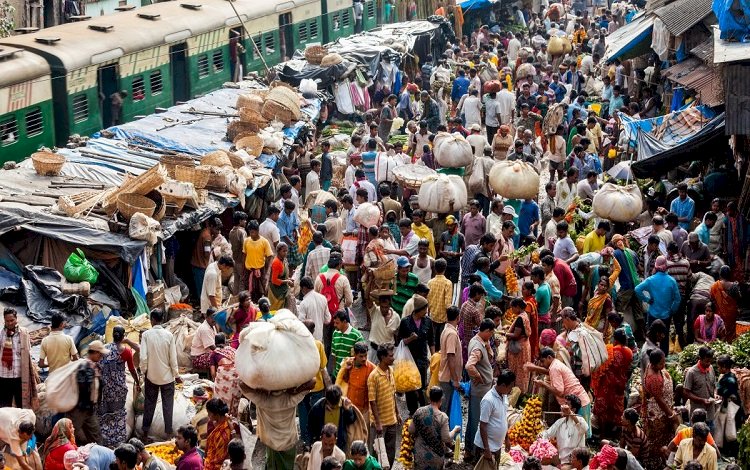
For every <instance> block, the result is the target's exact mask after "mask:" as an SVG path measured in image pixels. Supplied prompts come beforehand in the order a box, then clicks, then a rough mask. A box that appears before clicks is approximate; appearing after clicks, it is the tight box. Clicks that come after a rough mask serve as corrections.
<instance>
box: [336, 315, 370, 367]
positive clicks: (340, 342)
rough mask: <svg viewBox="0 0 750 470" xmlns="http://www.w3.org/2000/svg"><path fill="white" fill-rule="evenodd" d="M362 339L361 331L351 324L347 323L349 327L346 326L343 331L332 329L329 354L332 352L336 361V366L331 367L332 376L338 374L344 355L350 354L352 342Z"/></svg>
mask: <svg viewBox="0 0 750 470" xmlns="http://www.w3.org/2000/svg"><path fill="white" fill-rule="evenodd" d="M364 340H365V338H364V337H363V336H362V333H360V332H359V330H357V329H356V328H354V327H353V326H351V325H349V328H347V329H346V331H345V332H343V333H342V332H340V331H339V330H333V340H332V341H331V354H333V357H334V360H335V361H336V366H335V367H334V369H333V376H334V377H336V376H338V374H339V369H340V368H341V361H342V360H343V359H344V358H345V357H349V356H351V355H352V348H353V347H354V343H357V342H360V341H364Z"/></svg>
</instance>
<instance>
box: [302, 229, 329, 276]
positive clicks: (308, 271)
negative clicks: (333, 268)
mask: <svg viewBox="0 0 750 470" xmlns="http://www.w3.org/2000/svg"><path fill="white" fill-rule="evenodd" d="M323 240H324V238H323V233H321V232H317V231H316V232H315V233H313V243H314V244H315V247H314V248H313V249H312V250H310V252H309V253H308V254H307V262H306V264H305V272H304V273H303V274H302V275H303V276H308V277H310V278H312V279H314V278H315V276H317V275H318V274H320V268H322V267H323V266H325V265H326V264H327V263H328V259H329V258H330V257H331V249H330V248H326V247H325V246H323Z"/></svg>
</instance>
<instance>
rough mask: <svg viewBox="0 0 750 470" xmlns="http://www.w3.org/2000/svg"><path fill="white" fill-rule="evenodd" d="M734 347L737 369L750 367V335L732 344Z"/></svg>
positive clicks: (739, 338) (746, 334) (743, 336)
mask: <svg viewBox="0 0 750 470" xmlns="http://www.w3.org/2000/svg"><path fill="white" fill-rule="evenodd" d="M732 346H733V347H734V356H733V357H732V359H734V363H735V364H736V365H737V367H750V333H745V334H744V335H742V336H740V337H738V338H737V339H735V340H734V343H732Z"/></svg>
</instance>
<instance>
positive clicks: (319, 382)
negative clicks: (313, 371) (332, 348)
mask: <svg viewBox="0 0 750 470" xmlns="http://www.w3.org/2000/svg"><path fill="white" fill-rule="evenodd" d="M315 346H317V348H318V355H320V369H318V375H316V376H315V387H313V389H312V391H313V392H320V391H322V390H323V389H324V388H325V385H324V384H323V372H322V371H323V369H325V368H326V366H328V358H327V357H326V348H325V347H324V346H323V343H321V342H320V341H318V340H317V339H316V340H315Z"/></svg>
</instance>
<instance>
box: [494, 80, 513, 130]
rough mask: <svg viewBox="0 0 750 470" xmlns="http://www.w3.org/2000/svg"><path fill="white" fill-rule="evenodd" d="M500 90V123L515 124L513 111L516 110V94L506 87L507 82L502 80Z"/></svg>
mask: <svg viewBox="0 0 750 470" xmlns="http://www.w3.org/2000/svg"><path fill="white" fill-rule="evenodd" d="M500 87H501V88H500V91H499V92H498V93H497V104H498V110H499V111H498V114H499V115H500V124H508V125H512V124H513V113H515V111H516V96H515V95H514V94H513V92H511V91H510V90H508V89H507V88H505V82H500Z"/></svg>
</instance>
